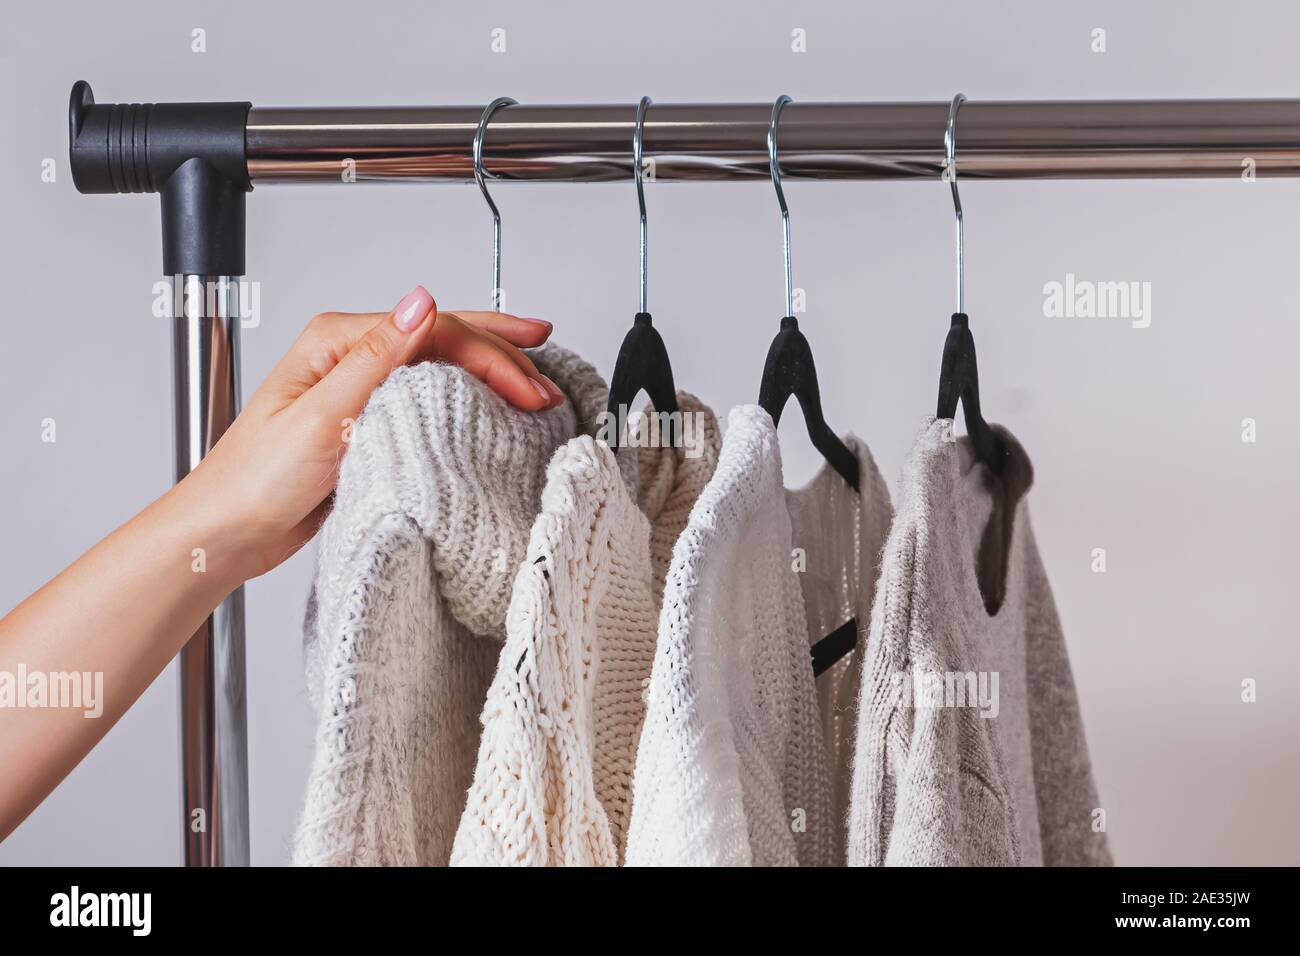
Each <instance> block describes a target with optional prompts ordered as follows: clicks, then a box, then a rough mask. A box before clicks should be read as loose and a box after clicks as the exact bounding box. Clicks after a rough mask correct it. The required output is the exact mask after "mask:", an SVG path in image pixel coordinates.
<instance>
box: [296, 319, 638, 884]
mask: <svg viewBox="0 0 1300 956" xmlns="http://www.w3.org/2000/svg"><path fill="white" fill-rule="evenodd" d="M531 355H532V357H533V359H534V360H535V362H536V364H537V366H538V367H539V368H540V369H541V370H542V371H543V372H544V373H545V374H547V375H548V376H550V378H551V379H553V380H554V381H555V382H556V383H557V384H558V385H559V386H560V388H561V389H562V390H564V391H565V393H566V394H567V395H568V396H569V398H570V401H569V402H566V403H565V404H564V405H562V406H560V407H558V408H554V409H550V410H548V411H544V412H540V413H529V412H522V411H520V410H518V409H516V408H513V407H512V406H510V405H509V404H508V403H506V402H505V400H503V399H502V398H501V397H500V396H498V395H496V394H495V393H494V392H492V391H491V390H490V389H489V388H488V387H487V386H485V385H483V384H482V383H481V382H479V381H477V380H476V379H475V378H474V377H473V376H471V375H470V374H469V373H468V372H466V371H465V370H464V369H461V368H458V367H456V366H452V365H440V364H432V363H425V364H422V365H417V366H412V367H405V368H399V369H396V370H395V371H394V372H393V374H392V375H390V376H389V377H388V379H387V380H386V381H385V382H384V384H383V385H381V386H380V387H379V388H378V389H376V391H375V392H374V394H373V395H372V396H371V397H370V400H369V402H368V403H367V405H366V408H365V411H364V413H363V414H362V416H361V417H360V419H359V420H358V421H357V423H356V425H355V427H354V429H353V435H352V440H351V442H350V443H349V446H348V448H347V452H346V454H345V455H344V457H343V462H342V465H341V469H340V474H339V481H338V490H337V493H336V500H335V505H334V509H333V511H332V512H331V513H330V515H329V517H328V518H327V519H326V521H325V524H324V527H323V528H322V530H321V533H320V536H319V539H318V544H319V556H318V558H317V565H316V574H315V578H314V581H313V585H312V594H311V597H310V599H309V602H308V615H307V621H306V625H305V640H306V647H305V659H306V668H307V685H308V690H309V692H310V697H311V702H312V707H313V709H314V711H315V714H316V742H315V750H314V753H313V756H312V762H311V770H310V776H309V778H308V783H307V794H306V799H305V801H304V807H303V811H302V815H301V817H300V820H299V824H298V828H297V832H296V834H295V837H294V845H293V860H294V862H295V863H298V864H384V865H413V864H419V865H445V864H446V863H447V861H448V858H449V856H450V854H451V846H452V838H453V835H454V834H455V830H456V825H457V822H458V821H459V819H460V814H461V810H462V809H463V808H464V806H465V791H466V790H467V789H468V788H469V785H470V783H471V781H472V779H473V772H474V755H475V753H476V751H477V749H478V737H479V721H478V717H479V714H480V712H481V711H482V708H483V700H484V696H485V695H486V693H487V689H488V685H489V683H490V681H491V679H492V674H493V672H494V671H495V670H496V665H497V658H498V655H499V653H500V649H501V640H502V638H503V637H504V634H505V630H506V624H505V622H506V609H507V606H508V604H509V600H510V592H511V586H512V583H513V581H514V579H515V573H516V571H517V570H518V567H519V562H520V561H521V560H522V559H523V557H524V552H525V550H526V548H527V546H528V540H529V534H530V529H531V528H532V524H533V519H534V518H535V517H536V516H537V510H538V508H539V506H540V501H541V492H542V484H543V481H544V478H545V475H546V465H547V462H548V461H550V459H551V457H552V455H553V454H554V452H555V450H556V449H557V448H558V447H560V446H561V445H563V444H564V442H566V441H568V440H569V439H570V438H572V437H573V436H574V435H575V434H578V433H580V432H588V431H594V426H595V419H596V415H597V414H598V413H599V412H601V411H602V410H603V409H604V407H605V402H606V396H607V391H606V388H605V384H604V382H603V381H602V380H601V379H600V377H599V375H597V374H596V371H595V370H594V369H593V368H592V367H591V366H590V365H588V364H587V363H585V362H583V361H582V360H581V359H578V358H577V357H576V356H574V355H572V354H571V353H568V352H566V351H564V350H563V349H560V348H558V347H556V346H549V345H548V346H546V347H544V348H542V349H539V350H536V351H535V352H533V353H531ZM620 459H621V460H620V463H619V464H620V465H621V466H623V467H624V468H625V470H626V474H625V475H624V476H623V478H624V480H625V481H626V482H628V483H629V484H630V485H631V486H633V487H635V458H634V456H630V455H624V456H620Z"/></svg>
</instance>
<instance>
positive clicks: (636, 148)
mask: <svg viewBox="0 0 1300 956" xmlns="http://www.w3.org/2000/svg"><path fill="white" fill-rule="evenodd" d="M651 102H653V101H652V100H651V99H650V97H648V96H643V97H641V102H640V103H638V104H637V107H636V129H634V130H633V131H632V166H633V174H634V175H635V176H636V204H637V206H638V207H639V208H640V210H641V309H640V311H641V312H646V311H648V310H647V308H646V285H647V282H646V273H647V268H646V260H647V259H648V258H649V242H648V239H649V236H648V230H647V229H646V221H645V186H643V185H642V182H641V180H642V170H641V162H642V160H641V156H642V150H641V141H642V140H643V139H644V138H645V112H646V109H647V108H648V107H649V106H650V104H651Z"/></svg>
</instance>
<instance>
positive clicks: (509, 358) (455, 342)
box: [433, 315, 564, 411]
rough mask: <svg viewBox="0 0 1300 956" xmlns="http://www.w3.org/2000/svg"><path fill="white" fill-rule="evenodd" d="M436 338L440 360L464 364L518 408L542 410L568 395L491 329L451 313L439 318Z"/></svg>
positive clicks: (465, 367)
mask: <svg viewBox="0 0 1300 956" xmlns="http://www.w3.org/2000/svg"><path fill="white" fill-rule="evenodd" d="M444 319H445V320H446V321H445V322H444V321H443V320H444ZM433 337H434V350H435V352H436V354H437V356H438V358H439V359H441V360H442V361H444V362H454V363H455V364H456V365H459V366H461V367H462V368H464V369H465V371H467V372H469V373H470V374H471V375H473V376H474V377H475V378H477V379H478V380H479V381H481V382H483V383H484V384H485V385H487V387H488V388H490V389H492V391H494V392H496V393H497V394H498V395H500V396H501V397H502V398H504V399H505V400H506V401H508V402H509V403H510V404H512V405H514V406H516V407H518V408H522V409H524V410H526V411H539V410H541V409H543V408H551V407H553V406H555V405H558V404H559V403H560V402H562V401H563V400H564V394H563V393H562V392H561V391H560V390H559V389H558V388H556V387H555V384H554V383H553V382H551V381H550V379H548V378H546V376H544V375H542V374H541V373H540V372H538V371H537V370H536V368H535V367H534V366H533V363H532V362H530V361H529V360H528V358H527V356H525V355H523V353H521V352H520V351H519V350H518V349H516V348H515V347H514V346H512V345H510V344H509V343H508V342H505V341H503V340H501V339H500V338H497V337H496V336H495V335H493V334H492V333H490V332H485V331H483V330H481V329H477V328H475V327H474V326H472V325H468V324H466V323H464V322H462V321H461V320H460V319H458V318H457V317H455V316H451V315H448V316H439V317H438V325H437V327H436V328H435V329H434V336H433Z"/></svg>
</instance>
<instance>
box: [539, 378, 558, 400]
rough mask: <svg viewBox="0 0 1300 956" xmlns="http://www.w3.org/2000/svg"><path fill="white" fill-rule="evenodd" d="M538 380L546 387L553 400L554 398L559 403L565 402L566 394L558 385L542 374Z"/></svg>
mask: <svg viewBox="0 0 1300 956" xmlns="http://www.w3.org/2000/svg"><path fill="white" fill-rule="evenodd" d="M538 379H539V380H540V381H541V383H542V384H543V385H545V386H546V389H547V391H549V392H550V393H551V397H552V398H554V399H555V400H556V401H557V402H563V401H564V393H563V392H562V391H560V386H558V385H556V384H555V383H554V382H552V381H551V380H550V379H549V378H547V377H546V376H545V375H541V374H540V373H539V374H538Z"/></svg>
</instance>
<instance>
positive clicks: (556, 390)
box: [434, 316, 566, 408]
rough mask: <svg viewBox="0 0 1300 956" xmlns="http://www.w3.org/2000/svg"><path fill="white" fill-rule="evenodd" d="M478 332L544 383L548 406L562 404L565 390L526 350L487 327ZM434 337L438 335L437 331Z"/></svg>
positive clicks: (527, 372)
mask: <svg viewBox="0 0 1300 956" xmlns="http://www.w3.org/2000/svg"><path fill="white" fill-rule="evenodd" d="M439 321H441V316H439ZM478 334H479V335H481V336H483V338H485V339H487V340H488V341H489V342H491V343H492V344H494V345H496V346H497V347H498V348H500V349H501V350H502V351H503V352H505V353H506V355H508V356H509V357H510V358H511V359H513V360H514V363H515V364H516V365H518V366H519V367H520V368H521V369H523V370H524V374H525V375H527V376H528V377H529V378H531V379H532V380H533V381H535V382H541V383H542V386H543V387H544V388H545V389H546V390H547V391H548V392H550V394H551V403H550V405H548V406H547V407H548V408H554V407H555V406H556V405H562V404H563V403H564V399H565V397H566V396H565V394H564V392H562V391H560V387H559V386H558V385H556V384H555V383H554V382H553V381H551V380H550V379H549V378H547V376H546V375H544V374H543V373H542V372H541V371H539V370H538V368H537V366H536V365H534V364H533V360H532V359H531V358H529V357H528V355H527V354H526V353H525V352H522V351H520V350H519V348H518V347H517V346H514V345H511V344H510V343H509V342H507V341H506V340H505V339H503V338H501V337H500V336H499V335H495V334H493V333H492V332H489V331H487V330H486V329H479V330H478ZM434 337H435V338H436V337H437V333H436V331H435V333H434Z"/></svg>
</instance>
